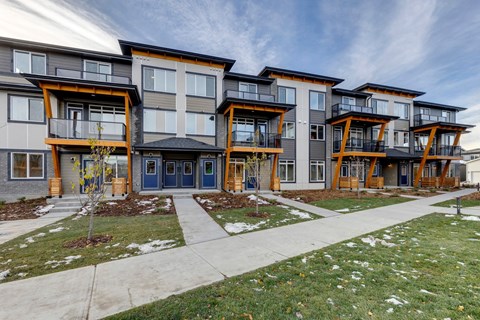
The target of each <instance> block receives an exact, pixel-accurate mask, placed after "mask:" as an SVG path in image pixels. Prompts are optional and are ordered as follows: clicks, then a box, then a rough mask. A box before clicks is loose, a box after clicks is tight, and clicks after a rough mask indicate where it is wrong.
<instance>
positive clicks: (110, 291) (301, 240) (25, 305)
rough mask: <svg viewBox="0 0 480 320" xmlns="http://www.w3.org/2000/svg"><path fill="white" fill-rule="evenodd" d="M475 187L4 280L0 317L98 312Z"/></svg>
mask: <svg viewBox="0 0 480 320" xmlns="http://www.w3.org/2000/svg"><path fill="white" fill-rule="evenodd" d="M471 192H474V190H461V191H457V192H454V193H450V194H444V195H439V196H435V197H431V198H426V199H421V200H414V201H411V202H408V204H396V205H392V206H387V207H382V208H375V209H371V210H365V211H358V212H354V213H350V214H345V215H337V216H333V217H329V218H325V219H318V220H314V221H309V222H303V223H298V224H293V225H288V226H284V227H280V228H275V229H269V230H264V231H258V232H252V233H247V234H244V235H238V236H232V237H226V238H222V239H216V240H211V241H206V242H201V243H196V244H192V245H187V246H185V247H181V248H175V249H170V250H166V251H162V252H157V253H152V254H148V255H143V256H136V257H132V258H127V259H122V260H117V261H112V262H107V263H102V264H99V265H98V266H90V267H84V268H79V269H74V270H68V271H63V272H58V273H54V274H50V275H45V276H41V277H35V278H31V279H25V280H20V281H14V282H11V283H5V284H1V285H0V301H1V306H2V307H1V308H0V319H14V320H20V319H99V318H102V317H105V316H108V315H111V314H114V313H117V312H121V311H124V310H127V309H130V308H133V307H135V306H139V305H142V304H145V303H148V302H152V301H155V300H158V299H163V298H166V297H168V296H170V295H172V294H179V293H182V292H185V291H187V290H190V289H193V288H196V287H199V286H204V285H208V284H211V283H214V282H217V281H221V280H223V279H224V278H225V277H231V276H234V275H239V274H242V273H245V272H248V271H252V270H255V269H257V268H260V267H264V266H267V265H270V264H272V263H275V262H277V261H281V260H285V259H287V258H289V257H293V256H297V255H301V254H305V253H307V252H309V251H312V250H316V249H320V248H323V247H326V246H328V245H331V244H334V243H338V242H341V241H344V240H347V239H351V238H354V237H357V236H360V235H362V234H366V233H370V232H373V231H376V230H379V229H382V228H386V227H390V226H392V225H395V224H398V223H402V222H405V221H408V220H411V219H414V218H418V217H421V216H424V215H426V214H429V213H431V212H435V211H440V210H438V208H437V207H430V206H429V205H430V204H433V203H436V202H441V201H445V200H449V199H451V198H453V197H456V196H462V195H466V194H469V193H471ZM179 200H183V199H176V200H175V203H176V205H178V203H179V202H178V201H179ZM192 201H193V200H192ZM182 202H183V204H182ZM188 203H189V202H188V201H180V207H179V208H180V210H179V211H183V209H184V208H185V207H184V206H187V208H190V207H188ZM189 210H190V209H189Z"/></svg>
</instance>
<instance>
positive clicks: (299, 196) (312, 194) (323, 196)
mask: <svg viewBox="0 0 480 320" xmlns="http://www.w3.org/2000/svg"><path fill="white" fill-rule="evenodd" d="M282 197H284V198H288V199H292V200H296V201H299V202H305V203H310V202H314V201H320V200H332V199H356V198H357V192H356V191H342V190H329V189H322V190H288V191H283V192H282ZM360 197H361V198H389V197H390V196H389V195H384V194H380V193H367V192H360Z"/></svg>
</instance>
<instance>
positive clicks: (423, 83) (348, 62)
mask: <svg viewBox="0 0 480 320" xmlns="http://www.w3.org/2000/svg"><path fill="white" fill-rule="evenodd" d="M0 36H5V37H16V38H22V39H27V40H34V41H41V42H50V43H55V44H62V45H68V46H75V47H83V48H90V49H95V50H105V51H111V52H119V48H118V44H117V41H116V39H118V38H121V39H126V40H131V41H138V42H145V43H150V44H155V45H159V46H164V47H172V48H177V49H183V50H188V51H194V52H199V53H205V54H211V55H218V56H222V57H226V58H232V59H235V60H237V62H236V64H235V66H234V68H233V71H236V72H243V73H253V74H257V73H258V72H259V71H260V70H261V69H262V67H263V66H265V65H269V66H276V67H281V68H287V69H294V70H299V71H306V72H311V73H318V74H322V75H327V76H333V77H339V78H342V79H345V80H346V81H345V82H344V83H342V84H340V87H344V88H348V89H351V88H355V87H356V86H359V85H361V84H363V83H365V82H374V83H380V84H385V85H392V86H399V87H404V88H408V89H413V90H419V91H425V92H427V94H426V95H424V96H422V97H420V98H419V99H421V100H427V101H432V102H438V103H445V104H453V105H459V106H464V107H468V110H467V111H464V112H461V113H460V114H459V118H460V121H463V122H468V123H472V124H478V125H479V127H478V128H476V129H474V130H473V131H472V134H469V135H466V136H465V137H463V138H462V145H463V146H465V147H467V148H473V147H480V142H478V140H479V139H478V138H479V137H480V1H478V0H469V1H467V0H463V1H462V0H450V1H448V0H443V1H435V0H415V1H413V0H412V1H408V0H398V1H395V0H389V1H382V0H372V1H367V0H365V1H354V0H348V1H313V0H312V1H309V0H302V1H300V0H298V1H286V0H272V1H227V0H218V1H217V0H203V1H183V0H172V1H168V0H165V1H142V0H136V1H126V0H124V1H121V0H96V1H73V0H72V1H70V0H68V1H64V2H60V1H58V0H57V1H55V0H42V1H28V0H24V1H23V0H22V1H19V0H6V1H5V0H4V1H2V2H1V3H0Z"/></svg>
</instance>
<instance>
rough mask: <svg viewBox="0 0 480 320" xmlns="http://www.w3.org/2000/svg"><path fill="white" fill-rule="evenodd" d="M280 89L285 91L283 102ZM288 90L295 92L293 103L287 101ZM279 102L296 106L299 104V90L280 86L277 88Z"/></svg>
mask: <svg viewBox="0 0 480 320" xmlns="http://www.w3.org/2000/svg"><path fill="white" fill-rule="evenodd" d="M280 89H285V101H284V102H282V101H280ZM287 89H289V90H293V102H292V103H290V102H288V101H287V100H288V99H287ZM277 101H278V102H279V103H284V104H296V103H297V89H296V88H294V87H287V86H278V88H277Z"/></svg>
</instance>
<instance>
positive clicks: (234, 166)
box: [229, 159, 245, 182]
mask: <svg viewBox="0 0 480 320" xmlns="http://www.w3.org/2000/svg"><path fill="white" fill-rule="evenodd" d="M229 169H230V172H231V174H232V177H242V182H245V159H230V168H229Z"/></svg>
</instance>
